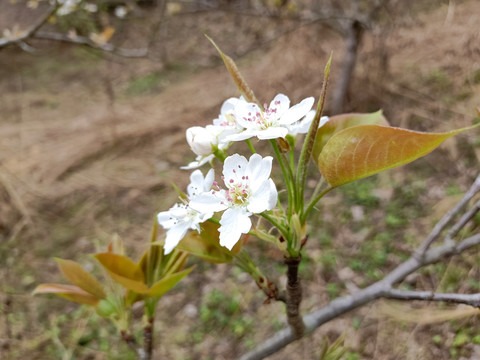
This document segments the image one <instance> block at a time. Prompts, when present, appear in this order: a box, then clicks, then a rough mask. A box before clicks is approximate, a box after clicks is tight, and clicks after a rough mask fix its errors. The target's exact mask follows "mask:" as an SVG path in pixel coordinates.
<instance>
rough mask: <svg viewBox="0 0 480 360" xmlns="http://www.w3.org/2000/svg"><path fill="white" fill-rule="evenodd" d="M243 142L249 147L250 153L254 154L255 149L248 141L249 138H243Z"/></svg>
mask: <svg viewBox="0 0 480 360" xmlns="http://www.w3.org/2000/svg"><path fill="white" fill-rule="evenodd" d="M245 142H246V143H247V146H248V148H249V149H250V151H251V152H252V154H256V153H257V152H256V151H255V148H254V147H253V144H252V142H251V141H250V139H247V140H245Z"/></svg>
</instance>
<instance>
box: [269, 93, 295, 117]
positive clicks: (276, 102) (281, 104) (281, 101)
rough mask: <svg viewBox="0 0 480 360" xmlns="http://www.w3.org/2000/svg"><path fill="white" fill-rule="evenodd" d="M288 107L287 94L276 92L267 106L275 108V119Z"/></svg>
mask: <svg viewBox="0 0 480 360" xmlns="http://www.w3.org/2000/svg"><path fill="white" fill-rule="evenodd" d="M289 107H290V99H289V98H288V96H286V95H283V94H278V95H277V96H275V98H274V99H273V100H272V101H271V102H270V105H269V106H268V108H269V109H277V111H276V114H277V117H276V118H277V119H278V118H280V117H281V116H282V115H283V113H284V112H286V111H287V110H288V108H289Z"/></svg>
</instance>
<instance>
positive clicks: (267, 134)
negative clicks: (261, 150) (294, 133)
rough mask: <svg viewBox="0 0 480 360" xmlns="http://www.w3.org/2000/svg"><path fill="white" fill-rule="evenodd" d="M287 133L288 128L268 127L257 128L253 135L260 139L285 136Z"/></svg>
mask: <svg viewBox="0 0 480 360" xmlns="http://www.w3.org/2000/svg"><path fill="white" fill-rule="evenodd" d="M287 134H288V130H287V129H286V128H284V127H269V128H267V129H265V130H259V131H256V132H255V135H256V136H257V137H258V138H259V139H260V140H268V139H278V138H284V137H285V136H287Z"/></svg>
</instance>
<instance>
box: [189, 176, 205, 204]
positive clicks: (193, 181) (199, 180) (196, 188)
mask: <svg viewBox="0 0 480 360" xmlns="http://www.w3.org/2000/svg"><path fill="white" fill-rule="evenodd" d="M203 182H204V177H203V174H202V172H201V171H200V170H195V171H194V172H192V174H191V175H190V184H188V186H187V192H188V196H189V197H193V196H195V195H198V194H200V193H201V192H203V191H204V190H203Z"/></svg>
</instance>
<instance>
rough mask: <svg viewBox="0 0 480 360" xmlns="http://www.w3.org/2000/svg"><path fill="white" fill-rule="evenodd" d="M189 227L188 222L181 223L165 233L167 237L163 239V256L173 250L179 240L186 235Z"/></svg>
mask: <svg viewBox="0 0 480 360" xmlns="http://www.w3.org/2000/svg"><path fill="white" fill-rule="evenodd" d="M189 227H190V224H189V223H188V222H182V223H178V224H177V225H175V226H174V227H172V228H171V229H170V230H168V231H167V237H166V239H165V246H164V251H165V254H169V253H170V252H171V251H172V250H173V249H174V248H175V246H177V245H178V243H179V242H180V240H182V239H183V237H184V236H185V234H186V233H187V231H188V228H189Z"/></svg>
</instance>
